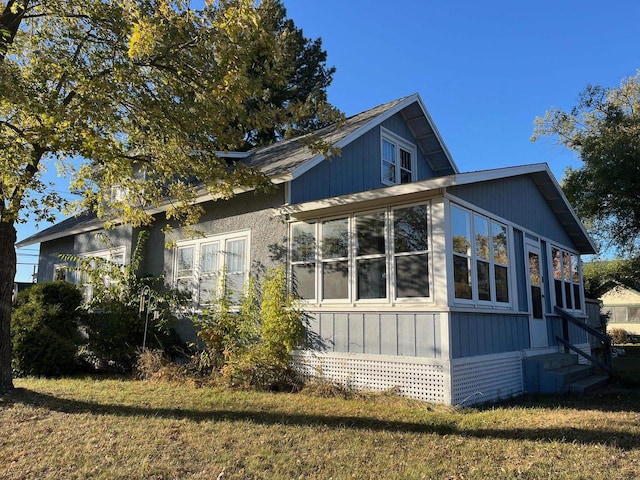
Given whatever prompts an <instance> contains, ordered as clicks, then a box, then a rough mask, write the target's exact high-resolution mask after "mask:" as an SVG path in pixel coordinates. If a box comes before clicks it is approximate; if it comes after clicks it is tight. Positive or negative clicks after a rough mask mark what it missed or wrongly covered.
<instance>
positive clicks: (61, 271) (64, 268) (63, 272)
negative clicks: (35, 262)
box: [53, 263, 69, 282]
mask: <svg viewBox="0 0 640 480" xmlns="http://www.w3.org/2000/svg"><path fill="white" fill-rule="evenodd" d="M68 273H69V266H68V265H67V264H66V263H58V264H56V265H54V266H53V281H54V282H59V281H64V282H68V281H69V279H68Z"/></svg>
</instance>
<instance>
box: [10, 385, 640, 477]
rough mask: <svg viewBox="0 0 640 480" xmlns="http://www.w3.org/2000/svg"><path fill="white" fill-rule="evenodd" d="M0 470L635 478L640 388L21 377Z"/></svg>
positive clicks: (20, 473) (639, 466)
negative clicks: (291, 385)
mask: <svg viewBox="0 0 640 480" xmlns="http://www.w3.org/2000/svg"><path fill="white" fill-rule="evenodd" d="M15 383H16V387H17V389H16V391H15V392H13V393H12V394H10V395H8V396H5V397H0V432H1V435H0V478H2V479H17V478H33V479H36V478H37V479H47V478H50V479H53V478H55V479H60V478H96V479H112V478H127V479H138V478H150V479H170V478H185V479H196V478H202V479H209V478H213V479H253V478H260V479H279V478H283V479H285V478H286V479H289V478H319V479H329V478H334V479H342V478H357V479H360V478H362V479H366V478H375V479H388V478H390V479H394V478H438V479H440V478H444V479H489V478H491V479H493V478H509V479H510V478H525V479H538V478H545V479H547V478H554V479H571V478H575V479H591V478H593V479H602V478H610V479H613V478H615V479H620V478H628V479H632V478H637V477H638V476H640V413H639V412H640V391H639V390H621V389H619V388H617V389H615V390H613V389H612V390H609V391H602V392H600V393H597V394H592V395H590V396H557V397H540V398H523V399H520V400H518V401H516V402H512V403H509V404H503V405H492V406H488V407H484V408H478V409H456V408H451V407H444V406H434V405H429V404H424V403H419V402H414V401H408V400H404V399H400V398H397V397H394V396H391V395H369V396H363V397H359V398H353V399H348V400H345V399H340V398H317V397H313V396H309V395H305V394H274V393H252V392H232V391H228V390H222V389H217V388H210V387H202V388H198V387H197V386H195V385H191V384H189V383H186V384H169V383H151V382H143V381H133V380H128V379H92V378H86V379H65V380H38V379H19V380H17V381H16V382H15Z"/></svg>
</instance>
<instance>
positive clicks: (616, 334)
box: [609, 328, 629, 345]
mask: <svg viewBox="0 0 640 480" xmlns="http://www.w3.org/2000/svg"><path fill="white" fill-rule="evenodd" d="M609 336H610V337H611V342H612V343H613V344H614V345H620V344H622V343H627V340H628V338H629V332H627V331H626V330H624V329H623V328H612V329H611V330H609Z"/></svg>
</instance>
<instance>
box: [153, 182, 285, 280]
mask: <svg viewBox="0 0 640 480" xmlns="http://www.w3.org/2000/svg"><path fill="white" fill-rule="evenodd" d="M283 203H284V188H283V187H282V186H280V187H278V188H277V190H276V191H275V192H273V193H271V194H268V195H267V194H261V195H256V194H254V193H252V192H250V193H244V194H241V195H238V196H237V197H234V198H232V199H231V200H228V201H220V202H207V203H205V204H203V207H204V208H205V213H204V215H203V216H202V218H201V219H200V223H198V225H197V230H198V231H199V232H201V233H203V234H204V235H205V236H212V235H222V234H226V233H230V232H234V231H239V230H246V229H250V230H251V251H250V255H251V270H252V272H253V273H260V272H261V271H262V270H264V269H266V268H271V267H275V266H277V265H280V264H284V262H286V251H287V235H288V233H287V224H286V222H285V220H284V218H283V217H282V216H280V215H276V212H275V210H273V209H274V208H277V207H280V206H282V205H283ZM162 227H163V222H160V221H158V222H156V224H155V225H154V226H153V227H152V228H151V232H150V241H149V247H148V257H149V260H148V261H146V262H145V269H146V270H147V271H146V272H144V273H146V274H158V273H165V274H166V277H167V280H168V281H170V280H171V279H172V278H173V260H174V258H173V255H174V253H173V249H167V248H166V242H167V240H170V241H171V240H175V241H179V240H183V239H187V238H192V237H191V236H189V235H188V234H187V232H185V230H184V229H183V228H175V229H174V231H173V233H172V234H171V235H170V237H169V238H165V235H164V233H163V232H162V231H161V230H162ZM195 238H198V236H196V237H195ZM159 262H162V264H159Z"/></svg>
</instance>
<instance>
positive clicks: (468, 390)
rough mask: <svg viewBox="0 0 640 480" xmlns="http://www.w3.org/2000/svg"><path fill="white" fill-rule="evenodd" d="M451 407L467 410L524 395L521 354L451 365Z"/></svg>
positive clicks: (457, 361) (473, 359)
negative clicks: (475, 404) (464, 407)
mask: <svg viewBox="0 0 640 480" xmlns="http://www.w3.org/2000/svg"><path fill="white" fill-rule="evenodd" d="M451 385H452V387H451V393H452V399H451V403H452V404H453V405H462V406H468V405H473V404H474V403H484V402H492V401H495V400H500V399H503V398H509V397H513V396H516V395H520V394H521V393H523V392H524V377H523V371H522V353H521V352H510V353H504V354H496V355H484V356H481V357H472V358H462V359H456V360H452V361H451Z"/></svg>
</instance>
